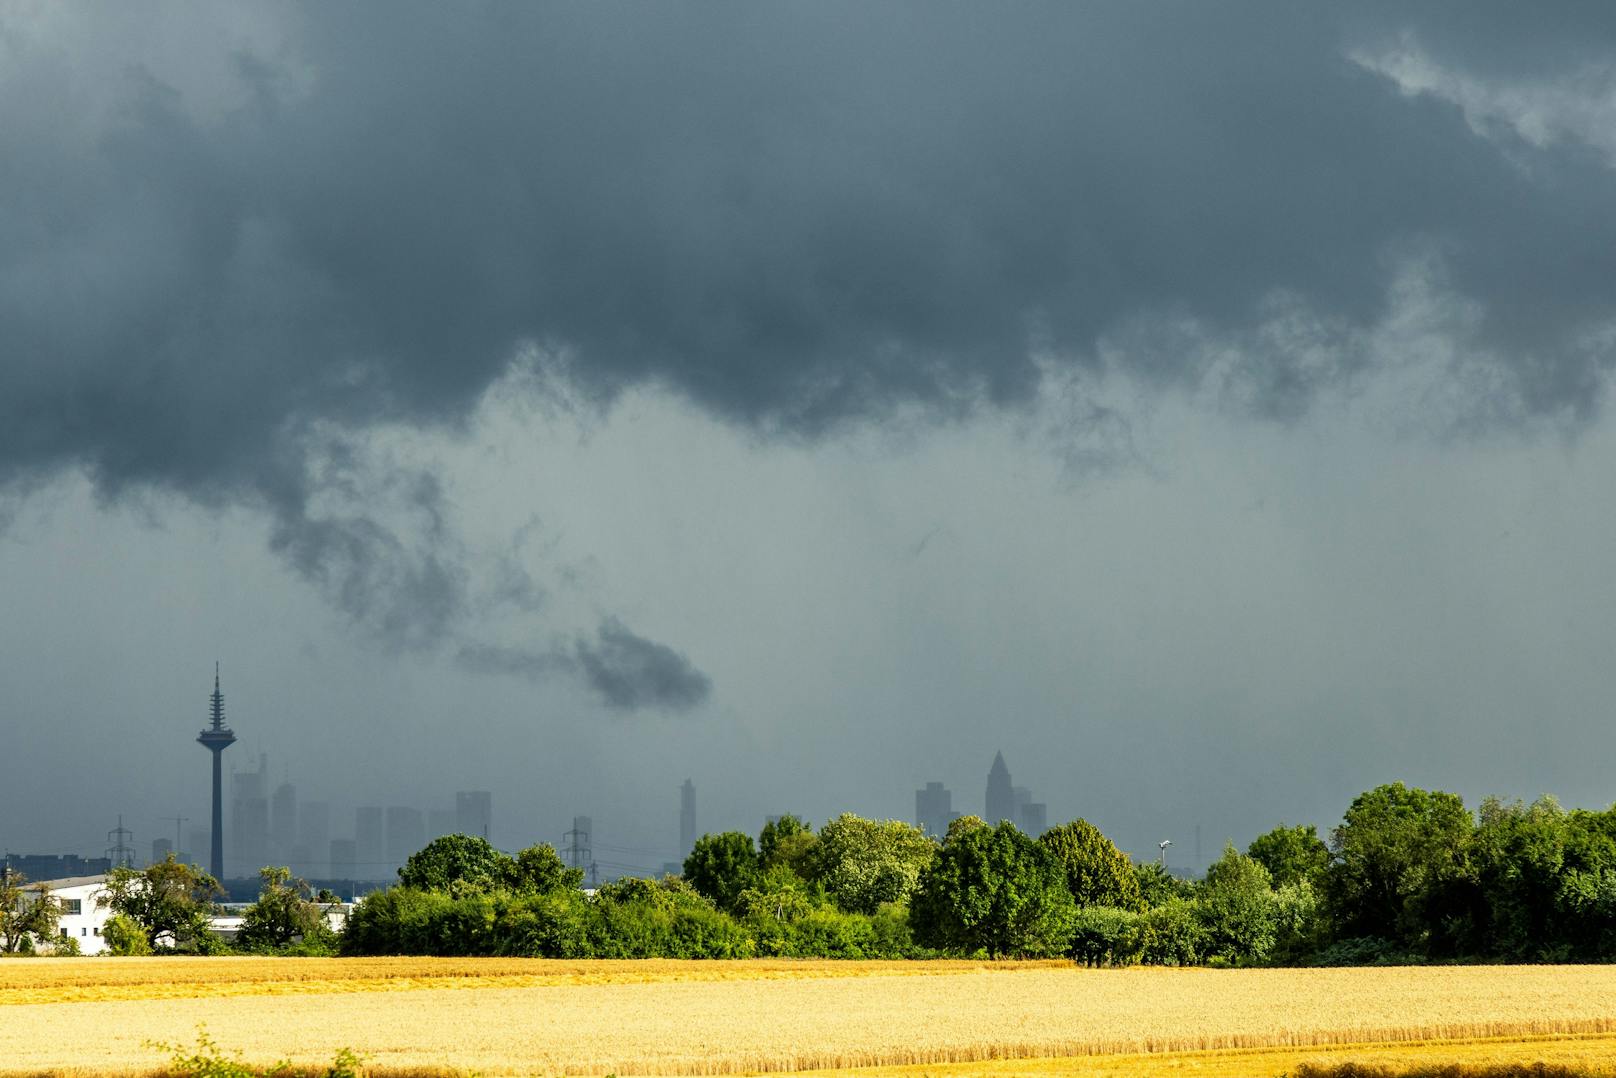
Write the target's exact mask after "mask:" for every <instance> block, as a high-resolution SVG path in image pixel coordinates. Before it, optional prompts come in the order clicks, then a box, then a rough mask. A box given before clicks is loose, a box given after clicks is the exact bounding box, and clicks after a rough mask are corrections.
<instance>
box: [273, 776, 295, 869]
mask: <svg viewBox="0 0 1616 1078" xmlns="http://www.w3.org/2000/svg"><path fill="white" fill-rule="evenodd" d="M269 838H270V842H271V843H272V849H273V852H274V861H275V863H276V864H284V863H285V862H287V861H289V860H291V851H292V847H293V846H296V845H297V844H298V843H297V787H296V786H293V785H292V784H291V783H290V782H283V783H281V784H280V785H279V786H277V787H275V796H274V797H272V798H270V799H269Z"/></svg>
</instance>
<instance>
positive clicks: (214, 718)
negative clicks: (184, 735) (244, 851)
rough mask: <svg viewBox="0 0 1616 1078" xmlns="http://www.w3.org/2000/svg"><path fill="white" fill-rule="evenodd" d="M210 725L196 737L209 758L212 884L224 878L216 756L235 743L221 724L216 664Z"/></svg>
mask: <svg viewBox="0 0 1616 1078" xmlns="http://www.w3.org/2000/svg"><path fill="white" fill-rule="evenodd" d="M209 718H210V720H211V723H210V725H209V726H208V728H207V729H206V730H203V731H202V732H201V733H200V734H198V735H196V740H197V742H198V743H199V744H201V746H202V747H203V748H205V749H207V750H208V751H209V752H211V753H212V754H213V832H212V836H211V839H210V841H209V843H208V845H209V847H210V849H209V852H208V871H209V872H210V873H212V874H213V878H214V879H215V880H222V879H223V878H224V771H223V765H222V764H221V763H220V755H221V754H222V753H223V752H224V750H225V749H228V748H229V747H230V746H231V745H234V744H235V743H236V735H235V734H233V733H231V732H230V727H228V726H226V725H225V724H224V693H222V692H220V691H219V664H218V663H214V664H213V697H212V700H211V706H210V708H209Z"/></svg>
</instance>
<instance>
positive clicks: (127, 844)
mask: <svg viewBox="0 0 1616 1078" xmlns="http://www.w3.org/2000/svg"><path fill="white" fill-rule="evenodd" d="M134 838H135V833H134V832H133V831H131V830H129V829H128V828H127V827H125V826H124V825H123V813H121V812H120V813H118V826H117V827H114V828H113V829H112V830H111V831H108V832H107V860H108V861H111V862H112V867H113V868H130V867H132V866H133V865H134V863H135V847H134V844H133V843H134Z"/></svg>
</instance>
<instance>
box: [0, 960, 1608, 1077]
mask: <svg viewBox="0 0 1616 1078" xmlns="http://www.w3.org/2000/svg"><path fill="white" fill-rule="evenodd" d="M384 961H385V962H386V963H389V964H386V965H383V966H376V965H374V964H371V963H368V962H351V963H350V962H345V961H337V962H335V963H321V962H318V961H317V960H291V961H290V963H289V964H285V965H276V964H274V961H273V960H252V959H239V960H238V959H202V960H196V961H193V962H183V961H179V960H173V959H167V960H164V959H156V960H150V961H149V962H144V963H134V964H129V965H126V964H125V963H126V962H128V960H111V961H107V962H93V961H88V960H71V959H70V960H64V961H60V962H56V961H45V960H36V961H30V962H17V963H9V962H8V963H0V1073H4V1072H8V1071H9V1072H21V1073H29V1072H38V1071H39V1070H41V1069H45V1068H50V1067H59V1066H63V1065H78V1066H80V1067H90V1068H99V1069H100V1070H102V1071H116V1070H117V1069H119V1068H122V1069H126V1070H146V1069H149V1068H152V1067H155V1066H158V1065H160V1064H161V1062H162V1060H161V1059H160V1058H158V1057H155V1056H154V1054H153V1053H152V1052H151V1051H150V1050H149V1049H146V1048H144V1047H143V1046H142V1042H144V1041H148V1040H152V1039H155V1040H161V1041H167V1042H170V1043H182V1042H187V1041H189V1040H191V1039H192V1037H193V1035H194V1033H195V1028H196V1024H197V1021H198V1019H199V1018H200V1019H205V1021H206V1023H207V1028H208V1032H209V1033H210V1035H212V1036H213V1037H214V1038H215V1039H216V1040H218V1041H219V1042H220V1043H221V1044H224V1045H227V1046H229V1047H231V1048H238V1049H240V1050H242V1051H243V1052H245V1053H246V1055H247V1056H248V1058H250V1059H253V1060H261V1061H270V1060H274V1059H278V1058H280V1057H282V1056H286V1055H291V1056H292V1057H293V1058H294V1059H297V1060H299V1061H308V1062H315V1061H319V1060H322V1059H325V1060H328V1059H330V1058H331V1055H332V1054H333V1053H334V1052H335V1051H336V1050H337V1049H339V1048H342V1047H344V1046H346V1047H351V1048H354V1049H356V1050H358V1051H359V1052H360V1053H361V1054H362V1055H364V1056H366V1057H368V1058H369V1059H370V1060H371V1061H373V1062H374V1063H376V1064H378V1065H380V1066H382V1067H389V1068H396V1067H442V1068H460V1069H463V1070H467V1071H477V1072H480V1073H483V1074H510V1073H549V1074H561V1073H568V1074H604V1073H608V1072H612V1071H615V1072H616V1073H618V1074H625V1075H626V1074H733V1073H740V1072H745V1071H782V1070H810V1069H827V1068H844V1067H858V1066H866V1067H867V1066H880V1065H899V1064H933V1065H935V1064H948V1063H954V1062H969V1061H983V1060H1013V1059H1030V1058H1034V1057H1068V1058H1072V1057H1091V1058H1092V1057H1095V1056H1099V1055H1105V1054H1118V1053H1139V1052H1175V1051H1197V1050H1200V1051H1204V1050H1211V1049H1259V1048H1270V1047H1280V1046H1293V1047H1302V1046H1317V1045H1331V1044H1347V1043H1364V1042H1409V1041H1416V1040H1420V1041H1429V1040H1442V1039H1455V1038H1477V1037H1520V1036H1528V1035H1545V1034H1590V1033H1608V1032H1612V1031H1616V969H1613V968H1611V967H1446V968H1423V969H1332V970H1205V969H1187V970H1167V969H1124V970H1087V969H1079V968H1074V967H1071V966H1063V965H1052V964H1047V963H1044V964H1027V965H1016V964H1003V963H1001V964H981V963H969V962H950V963H907V964H906V963H844V962H771V963H756V962H689V963H682V962H657V963H638V962H623V963H580V962H572V963H567V962H543V961H494V962H487V963H484V962H478V961H475V960H423V959H404V960H384ZM147 967H149V968H147ZM230 970H233V971H234V979H232V978H231V977H230V976H229V975H228V972H227V971H230ZM30 971H31V972H32V975H31V976H30ZM97 971H104V972H99V973H98V972H97ZM165 971H166V974H167V976H166V977H162V976H159V975H161V974H163V973H164V972H165ZM298 972H306V974H307V975H306V976H305V977H304V978H303V979H301V980H299V981H296V982H285V981H282V980H279V979H278V978H280V977H282V976H283V975H287V974H291V975H296V974H297V973H298ZM193 975H194V976H193ZM98 978H99V980H98ZM142 978H145V979H144V980H142ZM286 983H293V984H296V985H298V986H300V987H295V988H293V989H292V991H291V992H290V993H287V994H281V993H282V992H284V988H277V987H276V986H277V985H284V984H286ZM187 985H189V990H190V995H191V996H192V997H202V998H203V999H205V1002H201V1001H199V1000H198V999H197V998H191V999H186V998H181V997H179V996H178V995H176V993H178V992H181V991H182V990H184V989H185V987H186V986H187ZM97 991H101V992H106V993H110V995H109V996H104V997H102V998H99V999H98V998H95V993H96V992H97ZM41 992H55V993H58V994H57V995H56V996H55V997H54V1001H47V1000H45V999H42V998H41V997H40V996H38V995H34V993H41ZM142 993H145V994H146V995H147V996H149V998H139V997H141V995H142ZM270 993H275V994H270ZM92 1028H93V1029H95V1030H97V1031H99V1032H98V1035H97V1036H96V1037H95V1038H91V1039H86V1038H84V1037H83V1036H82V1031H83V1030H85V1029H92Z"/></svg>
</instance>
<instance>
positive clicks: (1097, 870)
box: [1038, 820, 1145, 912]
mask: <svg viewBox="0 0 1616 1078" xmlns="http://www.w3.org/2000/svg"><path fill="white" fill-rule="evenodd" d="M1038 841H1039V842H1040V843H1042V844H1043V845H1044V846H1046V847H1048V849H1049V852H1050V853H1053V854H1054V855H1055V858H1056V859H1057V860H1058V861H1060V863H1061V867H1062V868H1063V869H1065V871H1066V889H1067V890H1069V891H1071V892H1072V901H1073V902H1075V903H1077V905H1078V906H1079V907H1084V906H1111V907H1114V908H1116V909H1121V910H1133V911H1135V912H1137V911H1139V910H1142V909H1144V908H1145V902H1144V899H1143V898H1142V897H1141V896H1140V894H1139V880H1138V877H1136V876H1135V875H1134V870H1133V862H1132V861H1130V860H1128V855H1127V854H1125V853H1123V852H1122V851H1121V850H1119V849H1117V846H1116V843H1114V842H1112V841H1111V840H1110V839H1108V838H1106V837H1105V836H1104V835H1103V834H1101V833H1100V829H1099V828H1098V827H1095V826H1094V825H1093V824H1091V823H1089V822H1088V821H1087V820H1073V821H1072V822H1071V823H1065V824H1061V825H1060V826H1059V827H1052V828H1050V829H1049V830H1048V831H1045V832H1044V833H1043V834H1042V835H1040V836H1038Z"/></svg>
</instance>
